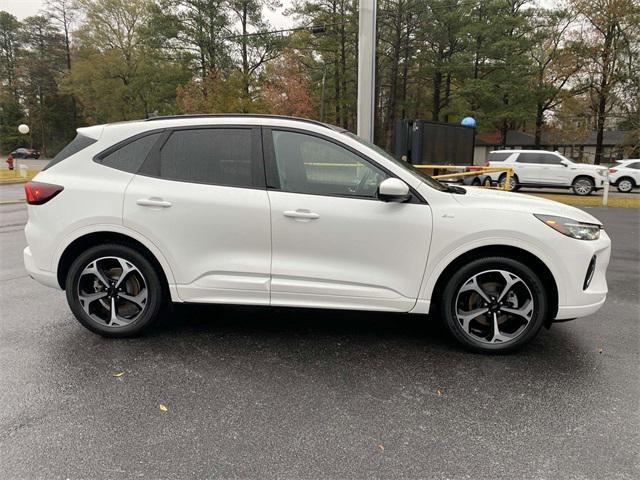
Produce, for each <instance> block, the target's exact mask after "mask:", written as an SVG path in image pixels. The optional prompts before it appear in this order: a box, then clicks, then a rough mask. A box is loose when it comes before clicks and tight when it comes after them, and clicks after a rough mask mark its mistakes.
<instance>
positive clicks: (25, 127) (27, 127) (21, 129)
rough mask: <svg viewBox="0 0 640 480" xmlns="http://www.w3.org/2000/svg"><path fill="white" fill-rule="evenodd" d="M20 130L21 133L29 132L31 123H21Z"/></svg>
mask: <svg viewBox="0 0 640 480" xmlns="http://www.w3.org/2000/svg"><path fill="white" fill-rule="evenodd" d="M18 131H19V132H20V133H21V134H23V135H26V134H27V133H29V125H25V124H24V123H23V124H21V125H18Z"/></svg>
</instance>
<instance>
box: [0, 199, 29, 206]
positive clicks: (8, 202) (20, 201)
mask: <svg viewBox="0 0 640 480" xmlns="http://www.w3.org/2000/svg"><path fill="white" fill-rule="evenodd" d="M18 203H26V200H0V205H17V204H18Z"/></svg>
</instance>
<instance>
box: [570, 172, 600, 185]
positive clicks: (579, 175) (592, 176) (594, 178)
mask: <svg viewBox="0 0 640 480" xmlns="http://www.w3.org/2000/svg"><path fill="white" fill-rule="evenodd" d="M579 178H587V179H589V180H591V181H592V182H593V186H594V188H595V185H596V177H595V175H591V174H588V173H580V174H578V175H576V176H575V177H573V179H572V180H571V185H573V184H574V183H575V182H576V180H578V179H579Z"/></svg>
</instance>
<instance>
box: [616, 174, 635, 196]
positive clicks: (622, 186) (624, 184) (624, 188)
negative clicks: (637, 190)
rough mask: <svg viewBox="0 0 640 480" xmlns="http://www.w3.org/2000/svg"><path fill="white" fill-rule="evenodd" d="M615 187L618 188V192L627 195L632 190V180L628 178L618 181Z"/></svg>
mask: <svg viewBox="0 0 640 480" xmlns="http://www.w3.org/2000/svg"><path fill="white" fill-rule="evenodd" d="M616 186H617V187H618V191H619V192H622V193H629V192H630V191H631V190H633V187H634V184H633V180H631V179H630V178H628V177H623V178H621V179H620V180H618V184H617V185H616Z"/></svg>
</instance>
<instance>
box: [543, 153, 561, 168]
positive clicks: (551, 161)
mask: <svg viewBox="0 0 640 480" xmlns="http://www.w3.org/2000/svg"><path fill="white" fill-rule="evenodd" d="M540 160H541V161H540V163H544V164H545V165H560V164H561V163H562V159H561V158H560V157H558V156H556V155H552V154H550V153H542V154H540Z"/></svg>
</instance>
